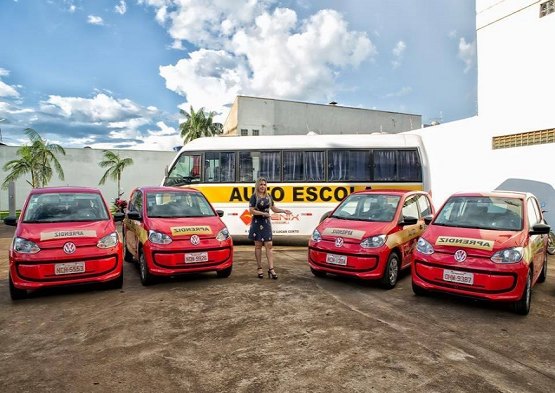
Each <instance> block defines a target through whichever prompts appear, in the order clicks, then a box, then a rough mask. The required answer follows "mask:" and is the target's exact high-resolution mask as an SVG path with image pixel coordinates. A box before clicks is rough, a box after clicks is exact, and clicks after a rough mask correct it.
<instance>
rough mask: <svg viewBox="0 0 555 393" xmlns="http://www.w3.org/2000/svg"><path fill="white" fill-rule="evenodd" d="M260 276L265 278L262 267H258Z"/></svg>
mask: <svg viewBox="0 0 555 393" xmlns="http://www.w3.org/2000/svg"><path fill="white" fill-rule="evenodd" d="M258 278H264V273H263V272H262V268H261V267H259V268H258Z"/></svg>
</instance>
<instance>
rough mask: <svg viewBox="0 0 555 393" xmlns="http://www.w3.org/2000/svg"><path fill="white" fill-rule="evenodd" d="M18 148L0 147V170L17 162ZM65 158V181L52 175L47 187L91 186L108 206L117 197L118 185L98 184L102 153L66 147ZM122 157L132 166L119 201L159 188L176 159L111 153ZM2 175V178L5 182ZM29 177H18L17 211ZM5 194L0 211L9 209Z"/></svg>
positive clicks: (152, 153)
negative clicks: (143, 187) (138, 188)
mask: <svg viewBox="0 0 555 393" xmlns="http://www.w3.org/2000/svg"><path fill="white" fill-rule="evenodd" d="M18 149H19V147H18V146H0V167H3V166H4V164H5V163H6V162H8V161H10V160H17V159H19V157H18V156H17V154H16V152H17V150H18ZM65 151H66V155H65V156H58V160H59V161H60V164H61V165H62V168H63V170H64V175H65V180H63V181H62V180H60V179H58V177H57V175H56V174H55V173H54V175H53V176H52V180H51V181H50V183H49V184H48V186H67V185H69V186H90V187H98V188H100V190H101V191H102V194H103V195H104V198H106V201H107V202H108V203H111V202H113V200H114V199H115V198H116V196H117V193H118V192H117V185H116V182H115V181H114V180H112V179H110V178H109V179H108V180H106V183H105V184H104V185H103V186H99V185H98V181H99V180H100V178H101V177H102V175H103V174H104V172H105V171H106V170H105V169H104V168H101V167H100V166H99V165H98V163H99V162H100V161H102V160H103V152H102V150H97V149H75V148H65ZM112 151H113V152H116V153H118V154H119V155H120V156H121V157H124V158H125V157H130V158H132V159H133V161H134V163H133V165H131V166H129V167H127V168H126V169H125V170H124V171H123V174H122V179H121V188H122V191H123V192H124V194H123V196H122V198H125V199H128V197H129V193H130V191H131V190H132V189H133V188H134V187H136V186H140V185H160V183H161V182H162V178H163V177H164V170H165V167H166V166H167V165H169V164H170V163H171V161H172V160H173V158H174V157H175V155H176V153H175V152H166V151H138V150H112ZM4 178H5V173H3V176H2V178H1V180H0V181H1V182H4ZM26 179H30V176H28V177H25V178H20V179H19V180H18V181H17V182H16V208H17V209H20V208H21V207H22V205H23V202H24V201H25V198H26V197H27V194H28V193H29V191H30V190H31V186H30V185H29V184H28V183H27V182H26ZM8 209H9V205H8V191H7V190H4V189H2V190H1V191H0V210H8Z"/></svg>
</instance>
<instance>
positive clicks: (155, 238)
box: [148, 229, 172, 244]
mask: <svg viewBox="0 0 555 393" xmlns="http://www.w3.org/2000/svg"><path fill="white" fill-rule="evenodd" d="M148 240H149V241H150V242H151V243H154V244H170V243H171V242H172V238H171V237H169V236H168V235H166V234H165V233H160V232H156V231H153V230H152V229H151V230H149V231H148Z"/></svg>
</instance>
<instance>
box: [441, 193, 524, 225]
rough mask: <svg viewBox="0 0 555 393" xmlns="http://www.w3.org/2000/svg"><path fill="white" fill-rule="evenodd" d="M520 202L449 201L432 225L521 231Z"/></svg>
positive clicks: (474, 198)
mask: <svg viewBox="0 0 555 393" xmlns="http://www.w3.org/2000/svg"><path fill="white" fill-rule="evenodd" d="M522 214H523V213H522V200H520V199H518V198H499V197H482V196H457V197H452V198H449V200H448V201H447V202H446V203H445V206H443V208H442V209H441V211H440V212H439V213H438V214H437V217H436V219H435V220H434V224H435V225H443V226H449V227H462V228H478V229H493V230H500V231H501V230H503V231H520V230H522V225H523V221H522Z"/></svg>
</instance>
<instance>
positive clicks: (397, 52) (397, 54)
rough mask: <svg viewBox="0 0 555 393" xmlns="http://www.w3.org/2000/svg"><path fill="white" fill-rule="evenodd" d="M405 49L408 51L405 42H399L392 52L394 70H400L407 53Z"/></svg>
mask: <svg viewBox="0 0 555 393" xmlns="http://www.w3.org/2000/svg"><path fill="white" fill-rule="evenodd" d="M405 49H407V44H405V42H404V41H399V42H397V44H396V45H395V48H393V50H392V52H393V56H394V59H393V61H392V62H391V64H392V65H393V68H398V67H399V66H400V65H401V63H402V61H403V55H404V53H405Z"/></svg>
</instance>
